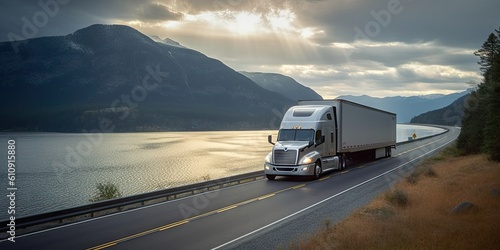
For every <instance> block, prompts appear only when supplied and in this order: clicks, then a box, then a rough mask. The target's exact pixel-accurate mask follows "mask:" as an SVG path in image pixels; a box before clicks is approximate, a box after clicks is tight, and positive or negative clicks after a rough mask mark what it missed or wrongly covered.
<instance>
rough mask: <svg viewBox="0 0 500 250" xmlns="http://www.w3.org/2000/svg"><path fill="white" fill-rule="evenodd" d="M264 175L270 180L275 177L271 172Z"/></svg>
mask: <svg viewBox="0 0 500 250" xmlns="http://www.w3.org/2000/svg"><path fill="white" fill-rule="evenodd" d="M266 177H267V179H268V180H270V181H272V180H274V179H275V178H276V175H272V174H266Z"/></svg>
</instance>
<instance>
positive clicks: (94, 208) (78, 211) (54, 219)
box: [0, 171, 264, 239]
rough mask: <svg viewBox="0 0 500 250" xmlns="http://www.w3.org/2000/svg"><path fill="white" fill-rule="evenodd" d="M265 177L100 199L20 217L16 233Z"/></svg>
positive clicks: (3, 225) (0, 228)
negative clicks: (86, 203) (94, 201)
mask: <svg viewBox="0 0 500 250" xmlns="http://www.w3.org/2000/svg"><path fill="white" fill-rule="evenodd" d="M263 178H264V173H263V171H256V172H251V173H246V174H241V175H236V176H230V177H225V178H221V179H215V180H209V181H205V182H200V183H195V184H190V185H186V186H180V187H175V188H170V189H165V190H159V191H153V192H149V193H144V194H138V195H132V196H127V197H123V198H117V199H112V200H106V201H101V202H96V203H92V204H88V205H84V206H79V207H73V208H68V209H63V210H59V211H54V212H48V213H43V214H37V215H31V216H26V217H21V218H16V220H15V222H16V225H15V227H16V235H22V234H26V233H29V232H34V231H39V230H43V229H47V228H51V227H56V226H61V225H64V224H69V223H74V222H78V221H83V220H87V219H90V218H95V217H99V216H103V215H107V214H112V213H116V212H122V211H126V210H130V209H134V208H138V207H142V206H145V205H152V204H157V203H161V202H165V201H171V200H176V199H180V198H185V197H188V196H191V195H195V194H200V193H204V192H208V191H212V190H217V189H221V188H225V187H229V186H234V185H238V184H242V183H246V182H250V181H255V180H258V179H263ZM9 222H10V220H6V221H0V232H2V236H0V239H6V238H7V235H6V233H5V232H7V231H8V230H9V229H8V226H7V224H8V223H9Z"/></svg>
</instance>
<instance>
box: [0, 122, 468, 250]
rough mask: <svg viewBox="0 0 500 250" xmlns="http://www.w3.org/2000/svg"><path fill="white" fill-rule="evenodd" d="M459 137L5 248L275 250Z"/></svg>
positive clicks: (23, 239) (0, 245)
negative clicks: (315, 176) (311, 176)
mask: <svg viewBox="0 0 500 250" xmlns="http://www.w3.org/2000/svg"><path fill="white" fill-rule="evenodd" d="M459 133H460V130H459V129H458V128H450V131H449V132H447V133H444V134H442V135H439V136H436V137H432V138H428V139H423V140H418V141H415V142H412V143H408V144H403V145H400V146H398V147H397V149H396V150H393V154H392V155H393V156H392V157H391V158H385V159H380V160H377V161H373V162H348V168H347V170H346V171H342V172H340V171H336V172H330V173H325V174H323V175H322V178H321V179H319V180H316V181H306V180H303V179H298V178H288V177H278V178H276V180H275V181H267V180H260V181H255V182H250V183H246V184H242V185H238V186H232V187H228V188H225V189H221V190H216V191H212V192H207V193H202V194H199V195H196V196H191V197H187V198H184V199H179V200H175V201H170V202H165V203H161V204H156V205H152V206H148V207H143V208H140V209H136V210H132V211H126V212H122V213H117V214H113V215H109V216H104V217H100V218H96V219H91V220H88V221H84V222H79V223H75V224H71V225H67V226H63V227H58V228H53V229H50V230H45V231H41V232H37V233H32V234H28V235H25V236H18V237H16V238H15V239H16V242H15V243H12V242H9V241H2V242H0V249H214V248H216V249H234V248H237V249H276V248H277V247H279V246H286V245H287V244H288V243H289V242H290V241H292V240H300V238H301V237H304V236H306V235H310V234H313V233H314V231H315V230H316V229H317V228H319V227H320V226H321V225H322V224H323V223H324V221H325V219H328V220H330V221H331V223H335V222H338V221H340V220H341V219H343V218H345V216H347V215H349V214H350V213H351V212H352V211H353V210H355V209H356V208H358V207H361V206H363V205H364V204H366V203H367V202H369V201H370V200H371V199H373V198H374V197H375V196H376V195H378V194H379V193H381V192H383V191H385V190H387V189H389V188H390V187H391V185H392V184H393V183H394V182H395V181H397V180H399V179H400V178H402V177H403V176H405V175H406V174H407V173H408V172H409V171H411V169H412V168H413V167H415V166H416V165H418V163H419V162H421V161H422V160H423V159H425V158H428V157H430V156H431V155H433V154H435V153H437V152H438V151H439V150H440V149H442V148H444V147H445V146H447V145H449V144H450V143H451V142H452V141H454V140H455V139H456V138H457V136H458V134H459Z"/></svg>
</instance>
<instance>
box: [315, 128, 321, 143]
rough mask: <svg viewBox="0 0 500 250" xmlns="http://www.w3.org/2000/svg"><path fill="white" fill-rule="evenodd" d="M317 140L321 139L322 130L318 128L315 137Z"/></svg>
mask: <svg viewBox="0 0 500 250" xmlns="http://www.w3.org/2000/svg"><path fill="white" fill-rule="evenodd" d="M314 140H315V141H316V142H319V141H321V130H316V136H315V138H314Z"/></svg>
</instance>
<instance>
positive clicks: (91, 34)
mask: <svg viewBox="0 0 500 250" xmlns="http://www.w3.org/2000/svg"><path fill="white" fill-rule="evenodd" d="M17 49H18V50H17V51H14V50H13V48H12V45H11V44H10V43H9V42H2V43H0V55H1V56H0V63H1V65H2V67H0V77H1V79H2V81H1V82H0V107H1V108H0V116H1V117H2V119H1V120H0V131H57V132H82V131H97V132H120V131H172V130H241V129H270V128H275V127H276V126H275V125H276V122H277V120H278V121H279V120H280V119H281V117H280V116H279V115H278V114H279V113H281V112H282V111H283V110H286V109H287V108H288V107H290V106H292V105H294V104H295V103H296V101H297V100H300V99H322V97H321V96H320V95H319V94H318V93H316V92H315V91H313V90H312V89H310V88H308V87H305V86H303V85H302V84H300V83H298V82H297V81H295V80H294V79H292V78H290V77H288V76H284V75H280V74H275V73H258V72H237V71H235V70H233V69H231V68H230V67H228V66H226V65H225V64H224V63H222V62H220V61H219V60H216V59H214V58H210V57H207V56H206V55H204V54H202V53H200V52H198V51H195V50H192V49H190V48H187V47H185V46H183V45H181V44H179V43H178V42H175V41H173V40H171V39H168V38H166V39H161V38H159V37H156V36H147V35H144V34H142V33H140V32H139V31H137V30H135V29H133V28H131V27H128V26H123V25H100V24H96V25H92V26H89V27H86V28H83V29H80V30H77V31H76V32H74V33H72V34H68V35H65V36H54V37H41V38H34V39H28V40H24V41H21V42H20V43H19V45H18V47H17ZM464 94H465V92H463V93H456V94H451V95H428V96H414V97H386V98H375V97H370V96H366V95H364V96H340V97H338V98H342V99H347V100H351V101H354V102H358V103H361V104H365V105H368V106H373V107H376V108H380V109H384V110H388V111H391V112H395V113H397V114H398V122H409V121H410V119H411V118H412V117H414V116H417V115H419V114H421V113H424V112H428V111H430V110H434V109H438V108H441V107H444V106H446V105H448V104H450V103H452V102H453V101H454V100H456V99H457V98H459V97H461V96H463V95H464Z"/></svg>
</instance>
